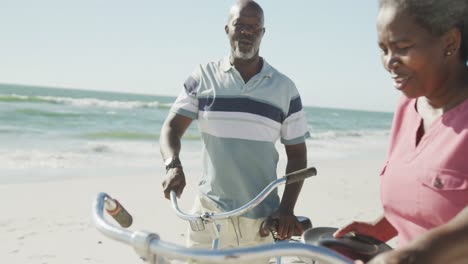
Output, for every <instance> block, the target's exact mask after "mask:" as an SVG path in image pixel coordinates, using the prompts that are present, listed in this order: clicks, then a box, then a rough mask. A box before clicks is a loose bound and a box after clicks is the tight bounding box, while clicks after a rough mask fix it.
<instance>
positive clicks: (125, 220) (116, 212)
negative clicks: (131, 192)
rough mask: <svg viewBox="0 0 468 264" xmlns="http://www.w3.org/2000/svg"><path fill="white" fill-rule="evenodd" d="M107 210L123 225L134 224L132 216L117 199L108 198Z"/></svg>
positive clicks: (125, 226)
mask: <svg viewBox="0 0 468 264" xmlns="http://www.w3.org/2000/svg"><path fill="white" fill-rule="evenodd" d="M106 211H107V213H108V214H110V215H111V216H112V217H113V218H114V219H115V221H117V223H119V225H120V226H121V227H123V228H127V227H130V226H131V225H132V222H133V218H132V216H131V215H130V214H129V213H128V212H127V210H125V208H124V207H123V206H122V205H121V204H120V203H119V201H117V200H116V199H112V198H108V200H106Z"/></svg>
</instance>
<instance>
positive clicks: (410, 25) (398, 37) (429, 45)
mask: <svg viewBox="0 0 468 264" xmlns="http://www.w3.org/2000/svg"><path fill="white" fill-rule="evenodd" d="M377 33H378V40H379V46H380V49H381V50H382V55H381V57H382V64H383V66H384V67H385V69H386V70H387V71H388V72H389V73H390V75H391V77H392V79H393V84H394V86H395V88H396V89H398V90H400V91H401V92H403V93H404V94H405V95H406V96H407V97H409V98H416V97H419V96H426V97H431V95H435V94H437V89H438V87H441V86H442V83H443V82H444V79H445V77H444V76H447V74H446V72H445V71H446V68H447V67H444V66H445V63H446V55H445V52H446V51H445V48H444V45H443V43H442V38H441V37H439V36H435V35H433V34H431V33H430V32H429V31H428V30H426V29H425V28H423V27H421V26H419V25H418V24H416V23H415V21H414V19H413V18H412V17H411V16H410V15H408V14H407V13H405V12H401V11H400V10H399V9H398V8H397V7H394V6H391V5H388V6H383V7H382V8H381V9H380V11H379V14H378V17H377Z"/></svg>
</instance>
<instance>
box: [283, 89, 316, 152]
mask: <svg viewBox="0 0 468 264" xmlns="http://www.w3.org/2000/svg"><path fill="white" fill-rule="evenodd" d="M309 137H310V133H309V129H308V127H307V119H306V115H305V112H304V109H303V108H302V101H301V97H300V96H299V95H297V96H295V97H293V98H292V99H291V100H290V102H289V110H288V114H287V115H286V118H285V119H284V121H283V123H282V125H281V143H283V144H285V145H295V144H299V143H302V142H305V140H306V139H307V138H309Z"/></svg>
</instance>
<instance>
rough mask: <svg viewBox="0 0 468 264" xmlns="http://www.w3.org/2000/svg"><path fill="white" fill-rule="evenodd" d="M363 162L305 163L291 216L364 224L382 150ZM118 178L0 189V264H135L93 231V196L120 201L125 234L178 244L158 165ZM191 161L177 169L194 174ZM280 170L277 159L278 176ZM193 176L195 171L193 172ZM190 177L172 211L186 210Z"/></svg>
mask: <svg viewBox="0 0 468 264" xmlns="http://www.w3.org/2000/svg"><path fill="white" fill-rule="evenodd" d="M379 153H380V154H379V155H371V157H367V158H348V159H333V160H326V161H317V162H314V161H310V162H309V165H310V166H315V167H317V169H318V176H316V177H313V178H311V179H309V180H308V181H307V182H306V183H305V185H304V188H303V191H302V193H301V196H300V198H299V201H298V205H297V207H296V214H297V215H305V216H308V217H309V218H311V220H312V222H313V224H314V226H341V225H343V224H345V223H348V222H350V221H351V220H353V219H355V220H372V219H374V218H376V217H378V216H379V214H380V213H381V208H380V203H379V194H378V193H379V188H378V181H379V177H378V173H379V170H380V167H381V165H382V163H383V159H384V156H385V149H384V148H382V149H381V151H379ZM155 167H156V171H148V172H146V173H140V174H138V175H131V176H130V175H129V176H125V177H96V178H92V177H86V178H83V179H69V180H63V181H51V182H30V183H16V184H1V185H0V200H1V201H2V202H1V211H2V214H1V215H2V216H1V218H0V254H1V257H2V262H3V263H12V264H16V263H18V264H20V263H21V264H26V263H27V264H45V263H47V264H55V263H57V264H58V263H68V264H71V263H108V264H111V263H141V261H140V260H139V259H138V257H137V255H136V254H135V253H134V252H133V249H131V248H130V247H128V246H125V245H123V244H120V243H118V242H115V241H112V240H110V239H108V238H106V237H104V235H102V234H101V233H99V232H98V231H97V230H96V229H95V227H94V224H93V223H92V219H91V208H92V202H93V200H94V199H95V197H96V196H97V194H98V193H99V192H103V191H104V192H107V193H109V194H110V195H111V196H113V197H114V198H117V199H118V200H119V201H121V202H122V203H123V204H124V206H125V207H126V208H127V209H128V210H129V211H130V212H131V213H132V215H133V216H134V224H133V225H132V227H131V229H133V230H136V229H144V230H149V231H152V232H155V233H158V234H159V235H160V236H161V238H162V239H163V240H167V241H170V242H173V243H177V244H183V243H184V233H185V229H186V227H187V224H186V223H185V222H184V221H182V220H180V219H178V218H177V216H176V215H175V214H174V213H173V212H172V209H171V207H170V203H169V201H167V200H165V199H164V198H163V196H162V193H161V187H160V181H161V177H158V176H156V175H157V174H158V173H160V172H162V171H163V169H162V166H161V165H156V166H155ZM197 168H198V166H197V164H196V162H192V163H186V167H185V170H186V171H190V172H191V173H192V175H195V174H196V172H197V171H199V169H197ZM283 170H284V160H282V162H280V164H279V171H283ZM194 172H195V173H194ZM195 178H196V177H195V176H193V177H188V179H187V181H188V185H187V186H189V187H187V188H186V190H185V192H184V195H183V197H182V199H181V201H180V207H181V208H183V209H187V210H188V209H189V208H190V207H191V203H192V199H193V197H194V196H195V184H194V183H195Z"/></svg>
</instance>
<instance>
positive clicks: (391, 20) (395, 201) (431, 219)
mask: <svg viewBox="0 0 468 264" xmlns="http://www.w3.org/2000/svg"><path fill="white" fill-rule="evenodd" d="M377 32H378V39H379V46H380V48H381V50H382V55H381V56H382V63H383V65H384V67H385V69H386V70H387V71H388V72H389V73H390V75H391V77H392V79H393V83H394V86H395V87H396V89H398V90H399V91H401V92H402V93H403V94H404V95H405V96H403V98H402V99H401V101H400V102H399V104H398V107H397V110H396V112H395V117H394V121H393V125H392V131H391V135H390V146H389V151H388V155H387V161H386V164H385V166H384V168H383V170H382V173H381V200H382V204H383V209H384V215H383V216H382V217H381V218H380V219H378V220H377V221H375V222H372V223H365V222H353V223H351V224H349V225H348V226H345V227H343V228H341V229H340V230H338V231H337V232H336V233H335V236H336V237H341V236H343V235H344V234H346V233H348V232H354V233H359V234H363V235H368V236H373V237H375V238H377V239H379V240H382V241H388V240H389V239H391V238H393V237H395V236H397V235H398V237H399V247H398V249H396V250H394V251H391V252H388V253H385V254H382V255H380V256H377V257H376V258H375V259H374V260H372V261H371V262H370V263H425V264H428V263H444V264H448V263H468V207H467V206H468V100H467V98H468V67H467V56H468V1H467V0H380V2H379V13H378V18H377Z"/></svg>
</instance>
